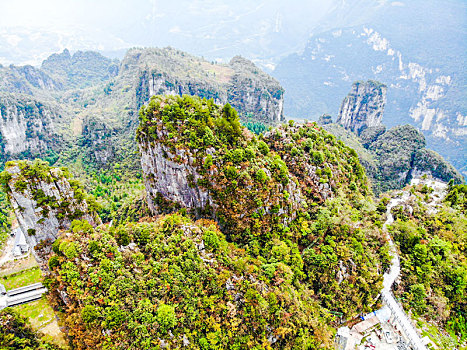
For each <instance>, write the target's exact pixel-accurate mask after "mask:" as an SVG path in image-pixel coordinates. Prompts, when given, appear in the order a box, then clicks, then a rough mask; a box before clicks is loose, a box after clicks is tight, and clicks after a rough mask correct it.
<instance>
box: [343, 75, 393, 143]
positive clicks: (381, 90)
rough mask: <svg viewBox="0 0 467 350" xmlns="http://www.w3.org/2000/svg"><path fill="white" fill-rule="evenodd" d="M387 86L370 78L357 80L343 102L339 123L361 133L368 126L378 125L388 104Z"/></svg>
mask: <svg viewBox="0 0 467 350" xmlns="http://www.w3.org/2000/svg"><path fill="white" fill-rule="evenodd" d="M386 92H387V87H386V85H384V84H381V83H379V82H376V81H373V80H369V81H367V82H356V83H354V84H353V85H352V91H351V92H350V93H349V95H348V96H347V97H346V98H345V99H344V101H343V102H342V105H341V108H340V111H339V116H338V117H337V123H338V124H341V125H342V126H343V127H344V128H346V129H348V130H351V131H353V132H355V133H356V134H357V135H359V134H360V133H361V132H362V131H363V130H365V129H366V128H371V127H378V126H380V125H381V120H382V118H383V111H384V106H385V105H386Z"/></svg>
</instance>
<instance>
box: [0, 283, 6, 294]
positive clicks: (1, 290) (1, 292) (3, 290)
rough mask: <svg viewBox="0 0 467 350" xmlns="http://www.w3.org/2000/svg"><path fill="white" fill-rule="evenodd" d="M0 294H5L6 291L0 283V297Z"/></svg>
mask: <svg viewBox="0 0 467 350" xmlns="http://www.w3.org/2000/svg"><path fill="white" fill-rule="evenodd" d="M2 294H6V289H5V286H4V285H3V284H1V283H0V295H2Z"/></svg>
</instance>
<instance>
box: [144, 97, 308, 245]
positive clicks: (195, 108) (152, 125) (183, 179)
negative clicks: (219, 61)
mask: <svg viewBox="0 0 467 350" xmlns="http://www.w3.org/2000/svg"><path fill="white" fill-rule="evenodd" d="M186 113H188V114H186ZM198 118H200V119H198ZM251 138H252V135H251V134H249V133H246V134H245V132H244V131H242V129H241V126H240V124H239V121H238V116H237V114H236V112H235V111H234V110H233V109H232V108H231V107H228V105H227V106H224V107H221V106H218V105H215V104H213V103H211V102H210V101H206V100H201V99H199V98H194V97H193V98H192V97H189V96H183V97H179V96H165V97H163V96H157V97H156V98H154V99H153V100H152V101H151V102H150V104H149V106H148V107H144V108H143V110H142V113H141V122H140V126H139V128H138V131H137V140H138V144H139V147H140V151H141V167H142V170H143V175H144V182H145V186H146V191H147V199H148V204H149V207H150V208H151V210H152V211H153V213H163V212H170V211H173V210H174V209H178V208H186V209H188V210H189V211H190V212H193V213H194V214H195V215H196V216H197V217H205V218H215V219H216V220H218V222H219V223H220V225H221V226H222V227H224V228H225V229H226V230H227V231H228V232H229V233H230V234H232V235H233V236H236V235H239V236H240V235H241V234H242V232H244V231H245V230H248V231H250V232H252V233H253V232H256V233H255V234H258V235H261V234H263V233H264V234H267V232H268V230H269V229H270V227H271V225H278V224H281V225H288V224H290V222H291V221H292V220H294V219H295V217H296V215H297V213H298V211H299V210H300V208H301V207H302V205H303V202H304V198H305V197H304V196H303V195H302V190H301V188H300V187H299V186H297V181H296V179H295V178H294V177H293V175H292V174H290V173H289V172H288V170H287V167H286V165H285V163H284V162H283V161H281V160H280V158H278V157H277V156H275V157H274V156H273V155H272V154H265V153H266V150H267V148H268V146H267V145H266V143H264V142H262V143H261V145H262V146H261V145H259V144H258V143H257V141H256V142H255V143H253V142H251ZM258 147H260V148H261V147H262V148H261V149H262V151H260V150H259V149H258ZM253 221H257V222H258V223H257V224H256V225H253ZM268 227H269V228H268Z"/></svg>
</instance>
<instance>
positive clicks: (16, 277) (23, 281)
mask: <svg viewBox="0 0 467 350" xmlns="http://www.w3.org/2000/svg"><path fill="white" fill-rule="evenodd" d="M41 281H42V274H41V270H40V269H39V267H32V268H30V269H27V270H23V271H19V272H15V273H13V274H10V275H6V276H3V277H1V278H0V282H1V283H2V284H3V285H4V286H5V288H6V289H7V290H10V289H14V288H19V287H23V286H27V285H29V284H32V283H37V282H41Z"/></svg>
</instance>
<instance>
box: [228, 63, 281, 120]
mask: <svg viewBox="0 0 467 350" xmlns="http://www.w3.org/2000/svg"><path fill="white" fill-rule="evenodd" d="M229 66H230V67H231V68H232V69H233V70H234V71H235V73H234V75H233V76H232V79H231V80H230V82H229V84H228V88H227V91H228V95H227V101H226V102H229V103H230V104H231V105H232V107H234V108H235V109H236V110H237V111H238V112H239V113H240V115H243V116H246V115H248V114H251V115H253V116H255V117H257V118H259V119H260V120H263V121H264V122H267V123H269V124H278V123H280V122H282V121H284V120H285V118H284V115H283V106H284V89H283V88H282V87H281V86H280V85H279V83H278V82H277V81H276V80H275V79H274V78H272V77H271V76H269V75H268V74H266V73H264V72H263V71H261V70H260V69H259V68H258V67H256V66H255V65H254V64H253V62H251V61H249V60H247V59H245V58H243V57H240V56H236V57H234V58H232V60H231V61H230V63H229ZM224 103H225V102H224Z"/></svg>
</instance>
